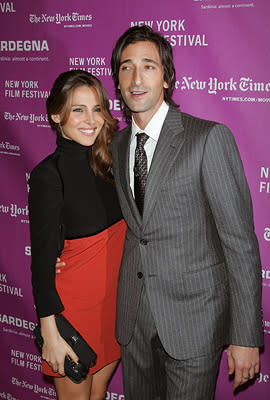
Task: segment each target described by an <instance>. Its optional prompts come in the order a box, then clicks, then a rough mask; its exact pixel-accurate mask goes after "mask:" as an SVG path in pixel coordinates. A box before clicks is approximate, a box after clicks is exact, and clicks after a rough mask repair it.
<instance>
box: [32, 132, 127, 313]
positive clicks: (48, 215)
mask: <svg viewBox="0 0 270 400" xmlns="http://www.w3.org/2000/svg"><path fill="white" fill-rule="evenodd" d="M29 183H30V191H29V215H30V234H31V253H32V264H31V270H32V285H33V293H34V298H35V305H36V309H37V314H38V316H39V317H45V316H48V315H52V314H56V313H59V312H61V311H63V309H64V307H63V304H62V302H61V299H60V297H59V295H58V293H57V290H56V288H55V263H56V258H57V256H59V255H60V252H61V250H62V247H63V240H64V239H75V238H80V237H86V236H91V235H95V234H97V233H99V232H101V231H103V230H104V229H106V228H108V227H109V226H111V225H113V224H114V223H116V222H117V221H119V220H120V219H121V218H122V214H121V210H120V207H119V203H118V199H117V195H116V190H115V188H114V186H113V185H112V184H111V183H108V182H105V181H104V180H102V179H101V178H99V177H98V176H96V175H95V174H94V172H93V170H92V168H91V166H90V162H89V147H86V146H82V145H80V144H79V143H76V142H74V141H71V140H68V139H65V138H63V137H58V138H57V148H56V151H55V152H54V153H53V154H51V155H49V156H48V157H47V158H45V159H44V160H43V161H41V163H40V164H38V165H37V166H36V167H35V168H34V169H33V171H32V172H31V176H30V181H29Z"/></svg>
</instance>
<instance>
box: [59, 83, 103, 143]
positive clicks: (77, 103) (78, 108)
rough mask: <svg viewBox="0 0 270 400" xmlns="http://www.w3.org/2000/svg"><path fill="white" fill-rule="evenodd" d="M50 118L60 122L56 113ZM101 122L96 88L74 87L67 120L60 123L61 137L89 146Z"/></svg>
mask: <svg viewBox="0 0 270 400" xmlns="http://www.w3.org/2000/svg"><path fill="white" fill-rule="evenodd" d="M52 119H53V120H54V121H55V122H57V123H60V122H61V116H60V115H58V114H57V115H52ZM103 124H104V117H103V114H102V111H101V105H100V100H99V97H98V94H97V91H96V89H94V88H93V87H89V86H87V85H84V86H79V87H77V88H76V89H74V91H73V93H72V102H71V111H70V114H69V117H68V120H67V122H66V123H65V124H64V125H61V132H62V135H63V137H64V138H66V139H70V140H74V142H77V143H80V144H82V145H83V146H91V145H92V144H94V143H95V140H96V138H97V136H98V134H99V132H100V130H101V128H102V127H103Z"/></svg>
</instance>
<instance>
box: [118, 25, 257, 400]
mask: <svg viewBox="0 0 270 400" xmlns="http://www.w3.org/2000/svg"><path fill="white" fill-rule="evenodd" d="M111 64H112V71H113V78H114V82H115V87H116V89H117V90H118V91H119V92H120V94H121V97H122V100H123V102H124V112H125V115H126V117H127V119H128V120H129V121H131V124H130V125H128V126H127V127H126V128H125V129H123V130H122V131H120V132H119V133H117V134H116V135H115V137H114V140H113V142H112V147H111V148H112V153H113V158H114V166H113V170H114V178H115V183H116V187H117V190H118V195H119V200H120V204H121V207H122V212H123V216H124V218H125V220H126V223H127V235H126V242H125V248H124V254H123V260H122V265H121V269H120V275H119V287H118V305H117V326H116V335H117V339H118V341H119V342H120V344H121V345H122V363H123V375H124V389H125V398H126V400H151V399H160V400H161V399H167V400H169V399H170V400H176V399H177V400H179V399H181V400H199V399H200V400H208V399H212V398H213V397H214V391H215V383H216V377H217V373H218V366H219V362H220V357H221V353H222V350H223V348H224V346H225V345H229V347H228V350H227V357H228V366H229V374H232V373H234V375H235V376H234V388H236V387H238V386H239V385H241V384H243V383H245V382H247V381H248V380H249V379H252V378H253V377H254V375H255V374H256V373H258V371H259V346H262V345H263V329H262V315H261V266H260V257H259V250H258V244H257V239H256V236H255V234H254V227H253V216H252V205H251V199H250V193H249V189H248V185H247V182H246V178H245V175H244V171H243V166H242V163H241V160H240V157H239V153H238V150H237V147H236V144H235V142H234V139H233V136H232V134H231V133H230V131H229V129H228V128H226V127H225V126H223V125H221V124H218V123H216V122H211V121H206V120H202V119H199V118H195V117H193V116H191V115H188V114H184V113H182V112H180V111H179V110H177V106H176V104H175V103H174V101H173V100H172V97H171V96H172V92H173V88H174V83H175V70H174V65H173V56H172V49H171V46H170V44H169V43H168V42H167V41H166V40H165V39H164V38H163V37H162V36H161V35H159V34H157V33H155V32H154V31H153V30H152V29H151V28H149V27H146V26H143V27H132V28H130V29H128V30H127V31H126V32H125V33H124V34H123V35H122V36H121V37H120V39H119V40H118V41H117V43H116V46H115V48H114V50H113V55H112V60H111Z"/></svg>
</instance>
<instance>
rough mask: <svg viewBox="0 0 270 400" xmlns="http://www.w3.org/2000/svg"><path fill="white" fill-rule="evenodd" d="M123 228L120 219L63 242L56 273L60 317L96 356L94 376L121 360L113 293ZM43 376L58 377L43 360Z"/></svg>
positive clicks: (122, 241)
mask: <svg viewBox="0 0 270 400" xmlns="http://www.w3.org/2000/svg"><path fill="white" fill-rule="evenodd" d="M125 232H126V225H125V222H124V220H121V221H119V222H117V223H115V224H114V225H112V226H110V227H109V228H107V229H105V230H104V231H102V232H100V233H98V234H96V235H93V236H89V237H84V238H81V239H72V240H65V244H64V249H63V251H62V254H61V261H64V262H65V263H66V266H65V267H63V268H62V269H61V273H60V274H56V288H57V291H58V294H59V296H60V298H61V300H62V303H63V305H64V307H65V309H64V311H63V312H62V314H63V315H64V316H65V317H66V318H67V319H68V320H69V322H70V323H71V324H72V325H73V326H74V327H75V328H76V329H77V331H79V332H80V334H81V335H82V336H83V337H84V339H85V340H86V341H87V343H88V344H89V345H90V346H91V347H92V348H93V349H94V350H95V352H96V353H97V363H96V365H95V366H94V367H93V368H91V369H90V371H89V373H90V374H93V373H95V372H96V371H98V370H100V369H101V368H103V367H104V366H106V365H108V364H110V363H111V362H113V361H115V360H118V359H119V358H120V346H119V344H118V343H117V341H116V339H115V316H116V292H117V281H118V272H119V268H120V263H121V258H122V253H123V246H124V239H125ZM42 371H43V373H44V374H46V375H51V376H56V377H57V376H58V377H60V376H61V375H60V374H58V373H54V372H53V371H52V369H51V367H50V366H49V365H48V364H47V362H46V361H43V362H42Z"/></svg>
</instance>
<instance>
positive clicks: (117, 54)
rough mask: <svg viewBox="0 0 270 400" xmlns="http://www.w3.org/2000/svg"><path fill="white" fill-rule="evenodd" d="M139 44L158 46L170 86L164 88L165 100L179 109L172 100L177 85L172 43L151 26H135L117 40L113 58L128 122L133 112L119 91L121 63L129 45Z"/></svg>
mask: <svg viewBox="0 0 270 400" xmlns="http://www.w3.org/2000/svg"><path fill="white" fill-rule="evenodd" d="M137 42H152V43H154V44H155V45H156V46H157V49H158V52H159V55H160V59H161V63H162V66H163V70H164V81H165V82H166V83H167V85H168V88H164V100H165V102H166V103H167V104H168V105H170V106H172V107H176V108H177V107H178V105H177V104H176V103H175V102H174V101H173V99H172V94H173V90H174V85H175V68H174V63H173V53H172V47H171V45H170V43H169V42H168V41H167V40H166V39H165V38H164V37H163V36H161V35H160V34H159V33H157V32H154V31H153V29H152V28H150V26H147V25H143V26H133V27H131V28H129V29H128V30H127V31H125V32H124V34H123V35H122V36H121V37H120V38H119V39H118V40H117V42H116V45H115V47H114V49H113V52H112V58H111V67H112V76H113V80H114V86H115V90H116V92H117V95H118V96H119V97H120V99H121V100H122V103H123V112H124V115H125V117H126V120H127V121H129V120H130V119H131V111H130V110H129V108H128V107H127V106H126V105H125V104H124V102H123V99H122V97H121V93H120V90H119V89H118V85H119V69H120V61H121V56H122V52H123V50H124V49H125V48H126V47H127V46H128V45H129V44H131V43H137Z"/></svg>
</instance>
